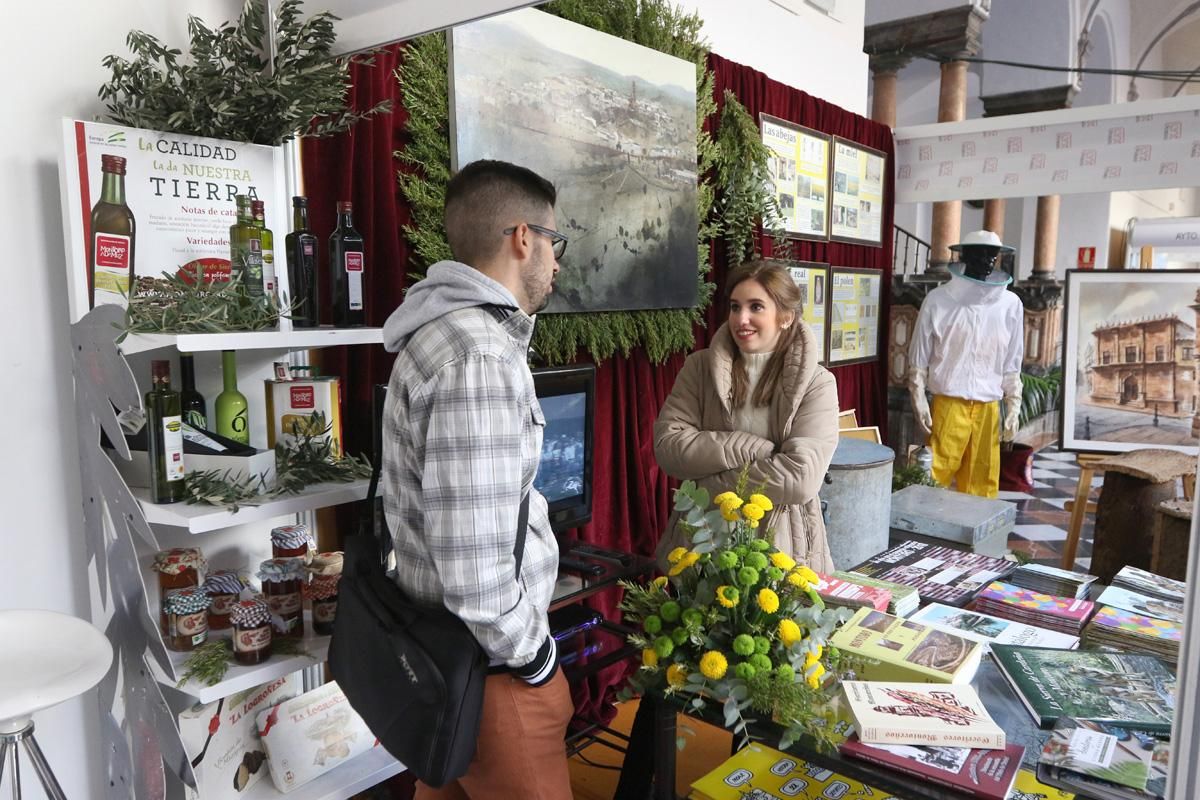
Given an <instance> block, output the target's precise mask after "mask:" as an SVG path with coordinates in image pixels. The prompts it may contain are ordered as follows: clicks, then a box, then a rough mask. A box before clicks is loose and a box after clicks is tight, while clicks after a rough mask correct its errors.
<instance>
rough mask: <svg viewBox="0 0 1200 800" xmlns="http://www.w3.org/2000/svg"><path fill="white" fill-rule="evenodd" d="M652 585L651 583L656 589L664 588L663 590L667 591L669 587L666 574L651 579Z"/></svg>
mask: <svg viewBox="0 0 1200 800" xmlns="http://www.w3.org/2000/svg"><path fill="white" fill-rule="evenodd" d="M650 585H651V586H652V587H654V588H655V589H659V590H662V591H666V588H667V577H666V576H665V575H659V576H658V577H657V578H655V579H654V580H652V581H650Z"/></svg>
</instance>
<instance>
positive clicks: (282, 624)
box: [258, 558, 305, 638]
mask: <svg viewBox="0 0 1200 800" xmlns="http://www.w3.org/2000/svg"><path fill="white" fill-rule="evenodd" d="M258 579H259V580H260V581H262V593H263V599H264V600H266V601H267V605H268V606H269V607H270V609H271V628H272V629H273V630H274V631H275V635H276V636H285V637H289V638H300V637H302V636H304V582H305V580H304V579H305V573H304V559H301V558H269V559H267V560H266V561H264V562H262V564H260V565H259V568H258Z"/></svg>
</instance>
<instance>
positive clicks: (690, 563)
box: [667, 553, 700, 578]
mask: <svg viewBox="0 0 1200 800" xmlns="http://www.w3.org/2000/svg"><path fill="white" fill-rule="evenodd" d="M699 560H700V554H699V553H686V554H684V556H683V558H681V559H679V560H678V561H677V562H675V566H673V567H671V569H670V571H669V572H667V574H668V575H670V576H671V577H672V578H673V577H675V576H676V575H678V574H679V573H681V572H683V571H684V570H685V569H688V568H689V567H694V566H695V565H696V562H697V561H699Z"/></svg>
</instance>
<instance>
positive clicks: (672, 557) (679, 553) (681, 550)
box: [667, 547, 687, 564]
mask: <svg viewBox="0 0 1200 800" xmlns="http://www.w3.org/2000/svg"><path fill="white" fill-rule="evenodd" d="M685 555H687V548H686V547H676V548H675V549H674V550H672V551H671V552H669V553H667V561H669V562H670V563H672V564H678V563H679V559H681V558H683V557H684V556H685Z"/></svg>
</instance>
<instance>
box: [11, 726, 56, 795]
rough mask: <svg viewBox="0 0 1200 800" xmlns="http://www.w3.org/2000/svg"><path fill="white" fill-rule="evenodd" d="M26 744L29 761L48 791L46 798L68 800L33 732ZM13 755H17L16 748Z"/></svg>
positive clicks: (27, 738)
mask: <svg viewBox="0 0 1200 800" xmlns="http://www.w3.org/2000/svg"><path fill="white" fill-rule="evenodd" d="M24 742H25V751H26V752H27V753H29V760H30V761H32V762H33V768H34V770H35V771H36V772H37V774H38V778H39V779H40V780H41V782H42V788H43V789H45V790H46V796H47V797H48V798H50V800H67V796H66V795H65V794H63V790H62V787H61V786H59V785H58V779H57V778H55V777H54V771H53V770H52V769H50V765H49V764H48V763H46V757H45V756H44V755H42V748H40V747H38V743H37V739H34V738H33V732H32V731H30V733H29V736H28V737H26V739H25V740H24ZM13 753H14V754H15V753H16V747H14V748H13Z"/></svg>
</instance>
